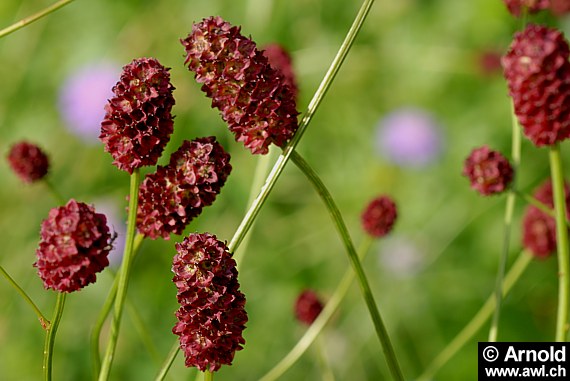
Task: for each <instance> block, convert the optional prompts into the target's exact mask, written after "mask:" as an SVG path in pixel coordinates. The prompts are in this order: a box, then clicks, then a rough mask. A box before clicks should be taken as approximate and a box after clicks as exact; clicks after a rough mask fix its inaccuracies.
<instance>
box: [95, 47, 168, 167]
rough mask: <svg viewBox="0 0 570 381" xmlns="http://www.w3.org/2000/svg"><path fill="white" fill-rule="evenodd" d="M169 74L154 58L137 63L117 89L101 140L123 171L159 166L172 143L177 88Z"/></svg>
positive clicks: (129, 67)
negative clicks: (175, 90)
mask: <svg viewBox="0 0 570 381" xmlns="http://www.w3.org/2000/svg"><path fill="white" fill-rule="evenodd" d="M168 70H169V69H167V68H165V67H164V66H162V65H161V64H160V63H159V62H158V61H157V60H156V59H154V58H139V59H135V60H133V61H132V62H131V63H130V64H128V65H126V66H125V67H123V72H122V74H121V79H120V80H119V82H117V84H116V85H115V86H114V87H113V93H114V97H113V98H111V99H110V100H109V101H108V103H107V105H106V106H105V119H104V120H103V122H102V123H101V135H100V136H99V139H101V141H102V142H103V143H104V144H105V150H106V151H107V152H109V153H110V154H111V156H113V159H115V160H114V161H113V164H114V165H115V166H117V168H119V169H121V170H123V171H127V172H129V173H133V171H134V170H135V169H137V168H140V167H142V166H145V165H155V164H156V162H157V161H158V158H159V157H160V155H161V154H162V151H163V150H164V147H165V146H166V144H167V143H168V141H169V140H170V135H171V134H172V131H173V116H172V114H171V110H172V106H173V105H174V97H173V96H172V91H173V90H174V86H172V84H171V83H170V74H169V73H168ZM86 91H87V90H86Z"/></svg>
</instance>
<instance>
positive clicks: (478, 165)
mask: <svg viewBox="0 0 570 381" xmlns="http://www.w3.org/2000/svg"><path fill="white" fill-rule="evenodd" d="M463 175H464V176H467V178H469V181H470V182H471V188H473V189H475V190H476V191H477V192H479V193H480V194H482V195H483V196H489V195H493V194H498V193H501V192H504V191H505V190H506V189H507V188H508V187H509V185H510V184H511V182H512V180H513V176H514V171H513V167H512V166H511V163H509V161H508V160H507V159H506V158H505V157H504V156H503V155H502V154H501V153H500V152H499V151H494V150H491V149H489V147H487V146H483V147H479V148H475V149H474V150H473V151H471V154H469V156H468V157H467V159H465V164H464V166H463Z"/></svg>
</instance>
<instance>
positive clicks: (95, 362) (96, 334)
mask: <svg viewBox="0 0 570 381" xmlns="http://www.w3.org/2000/svg"><path fill="white" fill-rule="evenodd" d="M118 287H119V277H115V279H114V281H113V286H112V287H111V290H110V291H109V295H108V296H107V299H105V303H104V304H103V307H102V308H101V310H100V311H99V316H97V321H96V322H95V325H94V326H93V329H92V330H91V339H90V341H91V362H92V366H93V379H94V380H97V378H99V369H100V368H101V355H100V354H99V340H100V337H101V330H102V329H103V325H104V324H105V321H106V320H107V316H109V312H111V308H112V307H113V303H115V296H116V295H117V288H118Z"/></svg>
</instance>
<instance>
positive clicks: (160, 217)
mask: <svg viewBox="0 0 570 381" xmlns="http://www.w3.org/2000/svg"><path fill="white" fill-rule="evenodd" d="M231 170H232V166H231V165H230V155H229V154H228V153H226V151H224V148H223V147H222V146H221V145H220V144H219V143H218V142H217V141H216V138H215V137H214V136H210V137H207V138H199V139H195V140H193V141H191V142H190V141H188V140H185V141H184V142H183V143H182V145H181V146H180V148H179V149H178V150H177V151H176V152H174V153H173V154H172V155H171V156H170V163H169V164H168V165H167V166H165V167H162V166H158V168H157V170H156V172H155V173H152V174H149V175H147V176H146V177H145V180H144V181H143V182H142V184H141V185H140V187H139V200H138V210H137V227H138V230H139V232H140V233H142V234H143V235H144V236H145V237H149V238H152V239H156V238H158V237H162V238H164V239H168V238H169V236H170V234H171V233H174V234H182V232H183V231H184V229H185V228H186V226H187V225H188V224H189V223H190V222H191V221H192V219H194V218H195V217H197V216H198V215H199V214H200V213H201V212H202V208H204V207H206V206H209V205H211V204H212V203H213V202H214V200H215V199H216V196H217V195H218V194H219V193H220V191H221V188H222V186H223V185H224V184H225V182H226V179H227V178H228V176H229V174H230V172H231Z"/></svg>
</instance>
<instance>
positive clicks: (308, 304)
mask: <svg viewBox="0 0 570 381" xmlns="http://www.w3.org/2000/svg"><path fill="white" fill-rule="evenodd" d="M322 310H323V304H322V303H321V301H320V300H319V297H318V296H317V294H316V293H315V292H314V291H312V290H305V291H303V292H301V294H299V296H298V297H297V301H296V302H295V317H296V318H297V320H299V321H300V322H301V323H304V324H307V325H311V324H313V322H314V321H315V319H316V318H317V317H318V316H319V314H320V313H321V311H322Z"/></svg>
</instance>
